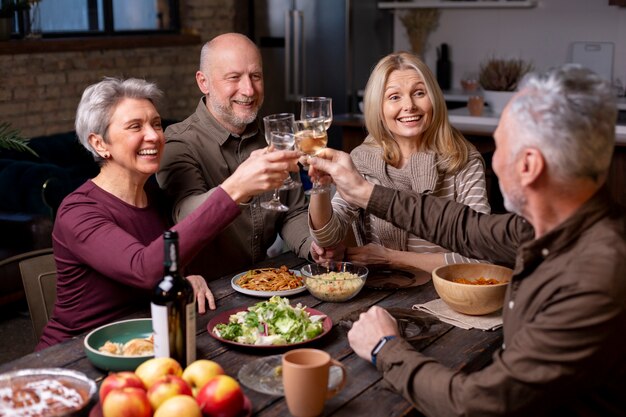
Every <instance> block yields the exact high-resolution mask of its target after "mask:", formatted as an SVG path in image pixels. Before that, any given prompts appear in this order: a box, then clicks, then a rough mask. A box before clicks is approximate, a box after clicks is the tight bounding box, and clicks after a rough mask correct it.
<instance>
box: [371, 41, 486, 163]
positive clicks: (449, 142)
mask: <svg viewBox="0 0 626 417" xmlns="http://www.w3.org/2000/svg"><path fill="white" fill-rule="evenodd" d="M397 70H414V71H415V72H417V73H418V74H419V75H420V76H421V77H422V79H423V80H424V83H425V84H426V93H427V94H428V97H429V98H430V101H431V102H432V106H433V117H432V123H431V124H430V126H428V128H427V129H426V131H425V132H424V135H423V138H422V142H421V145H420V150H421V151H433V152H435V153H437V154H438V155H439V167H440V169H441V170H442V171H443V172H445V173H454V172H456V171H458V170H459V169H461V168H462V167H463V166H464V165H465V164H466V162H467V160H468V155H469V152H470V149H474V147H473V146H472V145H471V144H470V143H469V142H468V141H467V140H466V139H465V138H464V137H463V135H462V134H461V132H459V131H458V130H457V129H456V128H454V127H453V126H452V125H450V122H449V121H448V110H447V108H446V102H445V99H444V97H443V92H442V91H441V89H440V88H439V85H438V84H437V80H436V79H435V76H434V75H433V73H432V71H431V70H430V69H429V68H428V66H427V65H426V64H425V63H424V62H422V61H421V60H420V59H419V58H418V57H417V56H415V55H413V54H411V53H409V52H396V53H392V54H390V55H387V56H386V57H384V58H382V59H381V60H380V61H378V64H376V67H374V70H373V71H372V73H371V75H370V78H369V80H368V81H367V86H366V87H365V96H364V98H363V102H364V114H365V127H366V128H367V131H368V132H369V134H370V135H371V136H372V138H374V140H375V141H376V143H377V144H378V145H380V146H381V147H382V148H383V159H384V161H385V162H386V163H388V164H389V165H392V166H398V165H399V164H400V159H401V155H400V148H399V147H398V144H397V143H396V141H395V140H394V138H393V134H392V133H391V131H390V130H389V128H388V127H387V125H386V124H385V117H384V115H383V100H384V97H385V87H386V84H387V80H388V79H389V75H390V74H391V73H392V72H393V71H397Z"/></svg>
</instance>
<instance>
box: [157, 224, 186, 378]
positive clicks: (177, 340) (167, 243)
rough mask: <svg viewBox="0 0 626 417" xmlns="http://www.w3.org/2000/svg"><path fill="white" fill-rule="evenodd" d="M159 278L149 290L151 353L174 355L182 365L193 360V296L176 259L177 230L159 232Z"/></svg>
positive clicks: (184, 365)
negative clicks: (162, 253)
mask: <svg viewBox="0 0 626 417" xmlns="http://www.w3.org/2000/svg"><path fill="white" fill-rule="evenodd" d="M163 243H164V247H165V257H164V261H163V279H162V280H161V281H160V282H159V283H158V284H157V285H156V287H155V288H154V292H153V294H152V302H151V305H150V310H151V312H152V329H153V331H154V356H155V357H157V358H159V357H170V358H173V359H176V360H177V361H178V363H180V365H181V366H182V367H183V368H185V367H186V366H187V365H189V364H190V363H191V362H193V361H194V360H196V299H195V297H194V294H193V288H192V286H191V284H189V282H188V281H187V280H186V279H184V278H183V276H182V275H181V273H180V269H179V262H178V233H177V232H175V231H172V230H168V231H166V232H165V233H163Z"/></svg>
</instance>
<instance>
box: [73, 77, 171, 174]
mask: <svg viewBox="0 0 626 417" xmlns="http://www.w3.org/2000/svg"><path fill="white" fill-rule="evenodd" d="M161 97H163V92H162V91H161V90H160V89H159V88H158V87H157V86H156V84H154V83H150V82H148V81H146V80H141V79H138V78H128V79H126V80H124V79H119V78H110V77H105V78H104V79H103V80H102V81H100V82H99V83H96V84H92V85H90V86H89V87H87V88H86V89H85V91H84V92H83V96H82V98H81V99H80V103H78V109H77V110H76V122H75V128H76V135H77V136H78V140H80V143H81V144H82V145H83V146H84V147H85V149H87V150H88V151H89V152H91V154H92V155H93V157H94V159H95V160H96V162H98V163H102V162H103V161H104V159H103V158H102V157H101V156H100V155H98V153H97V152H96V151H95V150H94V149H93V148H92V147H91V144H90V143H89V135H90V134H92V133H95V134H97V135H100V136H102V138H103V139H104V141H105V142H108V137H107V131H108V129H109V124H110V122H111V116H112V114H113V111H114V109H115V107H116V106H117V104H118V103H119V102H120V101H121V100H122V99H124V98H133V99H139V100H142V99H145V100H150V101H151V102H152V103H153V104H154V105H155V106H156V104H157V103H158V101H159V100H160V99H161Z"/></svg>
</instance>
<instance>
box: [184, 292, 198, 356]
mask: <svg viewBox="0 0 626 417" xmlns="http://www.w3.org/2000/svg"><path fill="white" fill-rule="evenodd" d="M185 317H186V319H187V352H185V353H186V355H187V365H189V364H190V363H191V362H193V361H195V360H196V303H191V304H187V307H186V311H185Z"/></svg>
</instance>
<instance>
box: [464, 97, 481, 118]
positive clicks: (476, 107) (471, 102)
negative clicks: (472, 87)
mask: <svg viewBox="0 0 626 417" xmlns="http://www.w3.org/2000/svg"><path fill="white" fill-rule="evenodd" d="M467 108H468V109H469V113H470V114H471V115H472V116H481V115H482V114H483V109H484V108H485V99H484V98H483V96H469V97H468V99H467Z"/></svg>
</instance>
